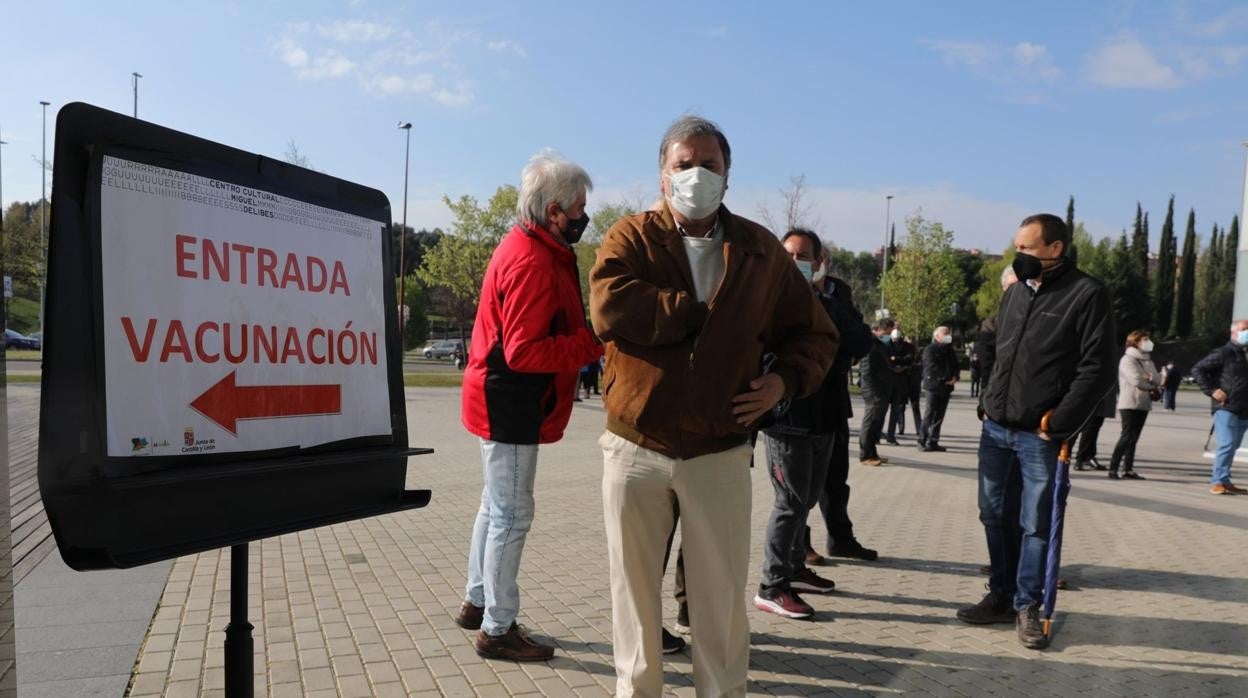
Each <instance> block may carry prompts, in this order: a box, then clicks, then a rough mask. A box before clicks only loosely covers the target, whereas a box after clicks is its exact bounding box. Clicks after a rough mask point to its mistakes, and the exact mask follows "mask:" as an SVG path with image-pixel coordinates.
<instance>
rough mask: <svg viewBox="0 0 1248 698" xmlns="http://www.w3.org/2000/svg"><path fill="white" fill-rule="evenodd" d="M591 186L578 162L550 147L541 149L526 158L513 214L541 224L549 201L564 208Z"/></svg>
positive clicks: (567, 207) (566, 209)
mask: <svg viewBox="0 0 1248 698" xmlns="http://www.w3.org/2000/svg"><path fill="white" fill-rule="evenodd" d="M593 188H594V183H593V182H591V181H590V179H589V173H588V172H586V171H585V170H584V169H583V168H582V167H581V166H580V165H578V164H576V163H574V162H572V161H571V160H568V159H567V158H565V157H563V156H562V155H560V154H559V153H557V152H555V151H554V150H551V149H549V148H546V149H543V150H541V151H540V152H538V153H537V155H534V156H533V157H531V158H529V164H527V165H525V166H524V170H523V171H522V172H521V173H520V195H519V197H518V198H517V200H516V217H517V218H519V219H520V220H521V221H529V222H531V223H537V224H538V225H543V226H544V225H546V207H547V206H549V205H550V204H551V203H552V202H553V203H556V204H559V207H560V208H562V209H563V210H564V211H565V212H567V211H568V210H569V209H571V208H572V205H573V204H575V203H576V199H577V197H579V196H580V195H581V193H582V192H589V191H592V190H593Z"/></svg>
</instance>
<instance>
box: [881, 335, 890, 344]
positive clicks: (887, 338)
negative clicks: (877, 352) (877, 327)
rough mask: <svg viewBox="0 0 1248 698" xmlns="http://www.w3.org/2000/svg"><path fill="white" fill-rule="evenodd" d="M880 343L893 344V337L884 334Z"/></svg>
mask: <svg viewBox="0 0 1248 698" xmlns="http://www.w3.org/2000/svg"><path fill="white" fill-rule="evenodd" d="M880 341H881V342H884V343H885V344H891V343H892V341H893V337H892V335H887V334H882V335H880Z"/></svg>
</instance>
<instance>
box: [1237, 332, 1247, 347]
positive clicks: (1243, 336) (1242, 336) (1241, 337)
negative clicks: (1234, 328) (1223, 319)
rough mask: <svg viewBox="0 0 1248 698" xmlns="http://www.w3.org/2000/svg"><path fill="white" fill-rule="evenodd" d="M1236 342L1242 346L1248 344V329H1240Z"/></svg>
mask: <svg viewBox="0 0 1248 698" xmlns="http://www.w3.org/2000/svg"><path fill="white" fill-rule="evenodd" d="M1235 343H1236V344H1239V345H1241V346H1242V345H1245V344H1248V330H1240V331H1239V334H1236V335H1235Z"/></svg>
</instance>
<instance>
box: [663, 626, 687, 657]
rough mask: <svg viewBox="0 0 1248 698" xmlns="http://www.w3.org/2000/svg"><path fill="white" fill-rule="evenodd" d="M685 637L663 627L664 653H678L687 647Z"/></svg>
mask: <svg viewBox="0 0 1248 698" xmlns="http://www.w3.org/2000/svg"><path fill="white" fill-rule="evenodd" d="M686 644H687V643H686V642H685V638H683V637H681V636H679V635H673V634H672V633H669V632H667V628H663V654H676V653H677V652H679V651H681V650H683V649H684V648H685V645H686Z"/></svg>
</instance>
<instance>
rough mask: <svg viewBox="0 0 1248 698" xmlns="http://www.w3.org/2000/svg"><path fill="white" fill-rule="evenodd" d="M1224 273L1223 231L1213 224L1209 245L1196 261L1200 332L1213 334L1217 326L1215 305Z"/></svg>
mask: <svg viewBox="0 0 1248 698" xmlns="http://www.w3.org/2000/svg"><path fill="white" fill-rule="evenodd" d="M1221 273H1222V232H1221V231H1219V230H1218V224H1217V223H1214V224H1213V232H1211V233H1210V234H1209V245H1208V246H1207V247H1205V251H1204V252H1202V253H1201V254H1200V258H1199V260H1198V261H1197V262H1196V320H1195V323H1196V326H1195V328H1194V329H1195V331H1196V332H1198V333H1200V334H1213V332H1214V328H1215V326H1216V325H1217V324H1218V323H1217V322H1216V321H1215V315H1214V306H1215V304H1216V302H1217V293H1218V281H1219V277H1220V276H1221Z"/></svg>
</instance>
